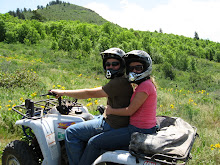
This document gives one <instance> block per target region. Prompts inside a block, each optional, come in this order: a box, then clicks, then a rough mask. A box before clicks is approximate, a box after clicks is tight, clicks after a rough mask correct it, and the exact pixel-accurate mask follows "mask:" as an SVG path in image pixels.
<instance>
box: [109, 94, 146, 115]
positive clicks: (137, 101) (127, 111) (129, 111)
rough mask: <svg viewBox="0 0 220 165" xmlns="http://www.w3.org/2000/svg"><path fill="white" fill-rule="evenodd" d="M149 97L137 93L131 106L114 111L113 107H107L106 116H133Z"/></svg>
mask: <svg viewBox="0 0 220 165" xmlns="http://www.w3.org/2000/svg"><path fill="white" fill-rule="evenodd" d="M147 97H148V95H147V93H145V92H137V93H136V95H135V96H134V99H133V100H132V102H131V103H130V105H129V106H128V107H126V108H118V109H113V108H112V107H111V106H109V105H108V106H107V108H106V114H107V115H109V114H113V115H118V116H132V115H133V114H134V113H135V112H136V111H137V110H138V109H139V108H140V106H141V105H142V104H143V103H144V102H145V100H146V99H147Z"/></svg>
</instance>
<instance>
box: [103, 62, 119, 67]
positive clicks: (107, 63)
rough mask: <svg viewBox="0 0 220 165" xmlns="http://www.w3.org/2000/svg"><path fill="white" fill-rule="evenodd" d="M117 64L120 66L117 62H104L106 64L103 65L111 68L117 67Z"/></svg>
mask: <svg viewBox="0 0 220 165" xmlns="http://www.w3.org/2000/svg"><path fill="white" fill-rule="evenodd" d="M119 64H120V63H119V62H116V61H115V62H112V63H111V62H106V63H105V66H111V65H112V66H118V65H119Z"/></svg>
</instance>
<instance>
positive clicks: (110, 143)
mask: <svg viewBox="0 0 220 165" xmlns="http://www.w3.org/2000/svg"><path fill="white" fill-rule="evenodd" d="M133 132H140V133H145V134H151V133H155V132H156V127H153V128H151V129H140V128H137V127H135V126H133V125H129V126H128V127H124V128H119V129H111V130H109V131H107V132H101V133H99V134H97V135H95V136H93V137H91V138H90V139H89V141H88V143H87V145H86V148H85V150H84V153H83V155H82V157H81V159H80V162H79V165H91V164H92V163H93V162H94V161H95V160H96V159H97V158H98V157H99V156H100V155H101V152H102V151H103V150H107V151H110V150H117V149H128V146H129V143H130V140H131V134H132V133H133Z"/></svg>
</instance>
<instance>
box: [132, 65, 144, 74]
mask: <svg viewBox="0 0 220 165" xmlns="http://www.w3.org/2000/svg"><path fill="white" fill-rule="evenodd" d="M134 69H135V70H136V71H142V70H143V69H144V66H143V65H135V66H129V71H130V72H132V71H133V70H134Z"/></svg>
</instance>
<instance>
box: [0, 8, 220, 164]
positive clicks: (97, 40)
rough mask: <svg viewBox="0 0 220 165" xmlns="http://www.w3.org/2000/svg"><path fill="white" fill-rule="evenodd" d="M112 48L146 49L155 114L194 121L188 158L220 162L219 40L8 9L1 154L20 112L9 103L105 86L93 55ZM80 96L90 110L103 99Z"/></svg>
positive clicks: (1, 55)
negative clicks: (25, 16) (21, 15)
mask: <svg viewBox="0 0 220 165" xmlns="http://www.w3.org/2000/svg"><path fill="white" fill-rule="evenodd" d="M61 5H62V4H61ZM54 7H56V5H54ZM43 10H46V9H42V11H43ZM59 10H60V9H59ZM42 16H43V17H46V15H44V14H42ZM110 47H119V48H121V49H123V50H124V51H125V52H128V51H131V50H134V49H141V50H145V51H147V52H148V53H149V54H150V55H151V57H152V59H153V75H154V76H155V79H156V81H157V83H158V86H159V87H158V91H157V92H158V105H157V115H168V116H179V117H181V118H183V119H185V120H186V121H188V122H189V123H190V124H192V125H194V126H195V127H197V129H198V133H199V135H200V138H198V139H197V140H196V142H195V145H194V147H193V150H192V157H193V159H192V160H190V162H189V164H192V165H197V164H213V165H214V164H219V163H220V152H219V135H220V85H219V83H220V72H219V71H220V64H219V62H220V43H216V42H212V41H209V40H201V39H193V38H188V37H184V36H178V35H173V34H164V33H158V32H149V31H135V30H133V29H126V28H121V27H119V26H116V25H114V24H111V23H109V22H106V23H104V24H101V25H97V24H93V23H92V24H91V23H86V22H83V21H72V20H67V19H66V20H60V21H45V22H40V21H37V20H21V19H18V18H15V17H13V16H10V15H9V14H1V15H0V142H1V143H0V155H1V153H2V150H3V148H4V147H5V145H6V144H7V142H8V141H10V140H12V139H14V138H18V137H21V136H22V132H21V129H20V127H18V126H15V124H14V122H15V121H16V120H18V119H20V117H21V116H19V115H18V114H16V113H15V112H13V111H12V110H11V107H12V106H14V105H18V104H21V103H23V101H24V99H26V98H31V99H40V98H39V95H40V94H44V93H46V92H47V91H48V90H49V89H51V88H60V89H79V88H93V87H95V86H101V85H103V84H105V83H106V82H107V80H106V79H105V78H104V75H103V69H102V64H101V62H102V61H101V57H100V55H99V53H100V52H101V51H103V50H106V49H108V48H110ZM79 101H80V102H82V103H83V104H84V105H86V106H87V107H88V109H89V110H90V111H91V112H92V113H95V112H94V110H95V108H96V106H97V104H105V103H106V100H105V99H91V100H90V99H88V100H79Z"/></svg>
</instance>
